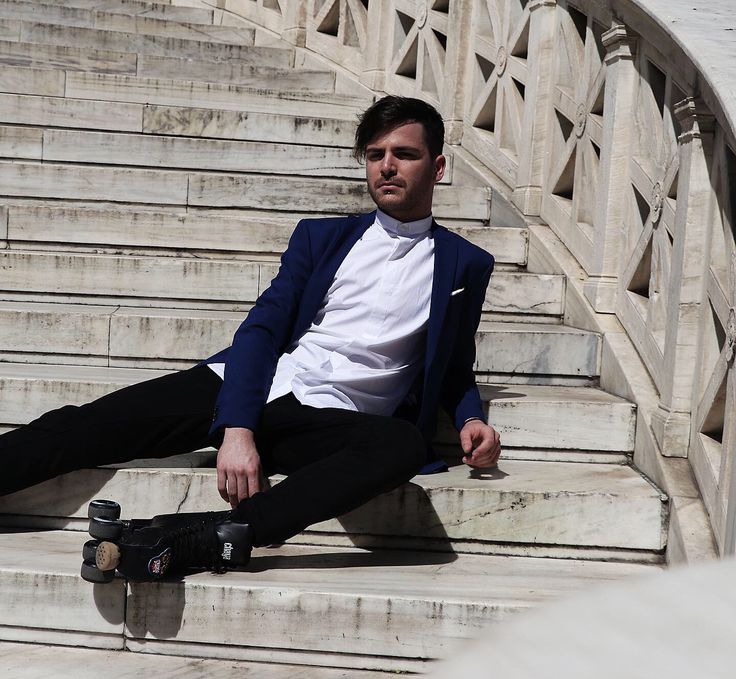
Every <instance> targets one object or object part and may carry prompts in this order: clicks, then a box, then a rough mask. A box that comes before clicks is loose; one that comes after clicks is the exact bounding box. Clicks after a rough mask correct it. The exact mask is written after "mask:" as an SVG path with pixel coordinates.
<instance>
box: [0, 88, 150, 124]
mask: <svg viewBox="0 0 736 679" xmlns="http://www.w3.org/2000/svg"><path fill="white" fill-rule="evenodd" d="M0 78H2V75H0ZM142 118H143V106H142V105H141V104H124V103H121V102H114V103H109V102H106V101H90V100H82V99H67V98H64V97H61V96H59V97H43V96H26V95H23V94H0V122H3V123H20V124H25V125H47V126H53V127H83V128H84V127H87V128H93V129H96V130H116V131H118V132H123V131H125V132H141V131H142Z"/></svg>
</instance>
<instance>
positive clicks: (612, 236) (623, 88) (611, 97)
mask: <svg viewBox="0 0 736 679" xmlns="http://www.w3.org/2000/svg"><path fill="white" fill-rule="evenodd" d="M602 39H603V46H604V47H605V49H606V56H605V57H604V63H605V64H606V90H605V99H604V104H603V144H602V147H601V158H600V171H601V176H600V183H599V185H598V200H597V204H596V206H595V212H594V213H593V248H592V253H591V254H592V256H591V259H590V261H589V262H588V264H587V267H586V269H587V273H588V276H589V277H588V280H586V282H585V284H584V287H583V289H584V293H585V297H586V298H587V300H588V301H589V302H590V304H591V305H592V307H593V308H594V309H595V310H596V311H597V312H598V313H614V312H615V308H616V295H617V291H618V275H619V273H620V269H621V252H622V249H623V245H624V234H625V230H624V225H625V223H626V210H627V201H626V200H625V199H623V197H624V196H627V195H629V188H628V182H629V153H630V148H631V137H632V133H633V130H632V127H633V126H632V119H631V110H632V106H633V104H634V92H635V87H636V79H637V73H636V69H635V68H634V63H633V60H634V54H635V52H636V39H635V38H632V37H631V36H630V35H629V33H628V32H627V30H626V27H625V26H623V25H621V24H616V25H614V26H613V27H612V28H611V29H610V30H608V31H606V32H605V33H604V34H603V38H602Z"/></svg>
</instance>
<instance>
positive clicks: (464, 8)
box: [440, 0, 479, 145]
mask: <svg viewBox="0 0 736 679" xmlns="http://www.w3.org/2000/svg"><path fill="white" fill-rule="evenodd" d="M478 1H479V0H454V2H453V3H452V5H450V14H449V21H448V23H449V26H450V28H449V31H448V33H449V35H448V36H447V46H448V52H447V62H446V64H445V91H444V94H441V95H440V103H441V104H442V115H443V118H444V119H445V141H446V143H447V144H453V145H460V144H461V142H462V138H463V113H464V110H465V88H466V86H467V85H468V83H469V82H470V77H469V62H470V60H471V40H470V36H471V28H472V19H473V10H474V5H475V2H478Z"/></svg>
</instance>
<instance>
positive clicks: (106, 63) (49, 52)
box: [0, 41, 137, 75]
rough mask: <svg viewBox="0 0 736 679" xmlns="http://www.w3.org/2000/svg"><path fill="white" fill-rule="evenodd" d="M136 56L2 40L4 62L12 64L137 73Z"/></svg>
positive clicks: (0, 58) (0, 61)
mask: <svg viewBox="0 0 736 679" xmlns="http://www.w3.org/2000/svg"><path fill="white" fill-rule="evenodd" d="M136 62H137V59H136V55H135V54H126V53H124V52H109V51H102V50H92V49H84V48H78V47H74V46H67V45H39V44H31V43H19V42H8V41H1V42H0V63H2V64H7V65H11V66H27V67H40V68H58V69H64V70H75V71H92V72H95V73H130V74H132V75H135V73H136Z"/></svg>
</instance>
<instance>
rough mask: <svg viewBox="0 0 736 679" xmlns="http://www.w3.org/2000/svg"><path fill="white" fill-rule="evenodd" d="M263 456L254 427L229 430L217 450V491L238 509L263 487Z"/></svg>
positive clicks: (231, 428) (226, 430)
mask: <svg viewBox="0 0 736 679" xmlns="http://www.w3.org/2000/svg"><path fill="white" fill-rule="evenodd" d="M262 474H263V472H262V470H261V457H260V455H259V454H258V450H257V449H256V443H255V438H254V436H253V432H252V431H251V430H250V429H245V428H243V427H229V428H227V429H225V436H224V438H223V440H222V445H221V446H220V450H219V451H218V452H217V490H218V491H220V496H221V497H222V499H223V500H225V502H229V503H230V506H231V507H233V508H235V507H236V506H237V505H238V503H239V502H240V501H241V500H245V499H246V498H248V497H250V496H251V495H254V494H255V493H257V492H258V491H260V490H262V488H261V485H262V482H261V478H262Z"/></svg>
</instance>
